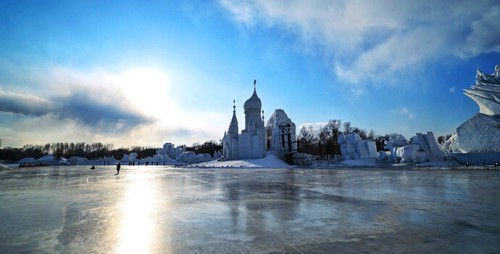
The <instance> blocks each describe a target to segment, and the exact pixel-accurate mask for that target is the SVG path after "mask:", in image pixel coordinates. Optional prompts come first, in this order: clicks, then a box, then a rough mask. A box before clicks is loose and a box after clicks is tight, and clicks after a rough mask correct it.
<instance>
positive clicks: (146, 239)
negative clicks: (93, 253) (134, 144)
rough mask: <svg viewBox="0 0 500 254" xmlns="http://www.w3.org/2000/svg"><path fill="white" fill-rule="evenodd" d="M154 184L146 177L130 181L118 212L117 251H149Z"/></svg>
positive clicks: (152, 224)
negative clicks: (149, 182) (119, 219)
mask: <svg viewBox="0 0 500 254" xmlns="http://www.w3.org/2000/svg"><path fill="white" fill-rule="evenodd" d="M153 188H154V186H153V185H151V184H148V181H147V179H140V180H134V181H131V183H130V186H129V188H128V189H127V190H126V193H125V194H124V198H123V201H122V205H121V209H120V213H121V215H122V219H121V223H120V224H121V225H120V230H119V233H118V234H119V243H118V244H119V245H118V253H149V252H150V247H151V239H152V237H153V231H154V220H153V219H154V218H153V211H154V210H155V206H156V202H155V195H154V194H155V190H154V189H153Z"/></svg>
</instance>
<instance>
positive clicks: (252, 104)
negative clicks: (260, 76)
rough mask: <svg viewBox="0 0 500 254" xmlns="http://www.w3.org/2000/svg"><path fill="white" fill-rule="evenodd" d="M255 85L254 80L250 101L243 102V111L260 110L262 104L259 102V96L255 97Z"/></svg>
mask: <svg viewBox="0 0 500 254" xmlns="http://www.w3.org/2000/svg"><path fill="white" fill-rule="evenodd" d="M255 83H256V81H255V80H254V81H253V85H254V87H253V94H252V97H250V99H248V100H247V101H245V104H243V109H245V111H246V110H251V109H258V110H259V111H260V109H261V108H262V102H261V101H260V98H259V96H257V91H256V89H255Z"/></svg>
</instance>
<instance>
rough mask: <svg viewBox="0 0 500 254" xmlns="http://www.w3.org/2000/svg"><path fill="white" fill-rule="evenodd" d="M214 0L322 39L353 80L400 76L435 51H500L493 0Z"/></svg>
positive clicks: (246, 20)
mask: <svg viewBox="0 0 500 254" xmlns="http://www.w3.org/2000/svg"><path fill="white" fill-rule="evenodd" d="M219 2H220V4H221V6H222V7H224V8H225V9H226V10H227V11H228V12H229V13H230V14H231V15H232V17H233V18H234V19H235V20H236V21H237V22H240V23H242V24H245V25H249V26H255V25H256V24H259V23H261V24H264V25H266V26H274V27H279V28H282V29H283V30H285V31H287V32H289V33H291V34H295V35H297V36H298V38H300V40H301V41H303V42H304V43H305V44H306V45H305V46H306V47H308V46H311V43H312V44H313V45H320V46H321V47H322V48H324V49H325V50H324V51H325V52H327V53H326V54H328V56H329V57H330V58H331V59H332V60H333V61H331V62H332V63H333V64H334V65H335V66H333V67H332V68H333V70H334V73H335V74H336V75H337V77H338V78H339V80H342V81H345V82H347V83H350V84H365V83H367V82H375V83H379V84H386V83H390V81H391V80H394V79H395V78H398V79H399V80H404V78H405V77H404V76H405V73H407V72H411V71H412V70H414V69H416V68H419V67H421V66H425V63H427V62H428V61H432V60H435V59H438V58H440V57H446V56H455V57H461V58H469V57H474V56H477V55H479V54H481V53H485V52H500V43H499V41H498V38H500V26H498V20H500V11H499V10H500V6H499V5H498V3H497V2H496V1H494V0H489V1H480V2H477V1H474V2H471V1H467V0H462V1H397V0H380V1H356V0H354V1H342V0H334V1H332V0H327V1H321V0H316V1H314V0H311V1H299V0H296V1H266V0H248V1H230V0H220V1H219ZM403 83H404V82H403Z"/></svg>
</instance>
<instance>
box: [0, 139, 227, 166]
mask: <svg viewBox="0 0 500 254" xmlns="http://www.w3.org/2000/svg"><path fill="white" fill-rule="evenodd" d="M184 147H186V150H187V151H194V152H195V153H197V154H198V153H208V154H210V155H212V156H213V155H214V154H215V152H217V151H220V150H222V144H220V143H218V142H215V141H208V142H205V143H203V144H199V143H194V144H193V145H192V146H184ZM157 149H159V148H153V147H141V146H133V147H130V148H118V149H113V145H112V144H103V143H100V142H95V143H85V142H76V143H75V142H70V143H68V142H57V143H47V144H45V145H31V144H27V145H24V146H22V147H21V148H12V147H5V148H3V149H0V160H4V161H6V162H8V163H12V162H16V161H19V160H21V159H22V158H26V157H33V158H35V159H38V158H40V157H43V156H45V155H49V154H51V155H53V156H55V157H56V158H58V159H60V158H61V157H64V158H70V157H72V156H78V157H84V158H87V159H99V158H103V157H108V158H109V157H111V156H113V157H114V158H115V159H121V158H123V155H125V154H130V153H137V158H138V159H143V158H147V157H151V156H154V155H155V154H156V150H157Z"/></svg>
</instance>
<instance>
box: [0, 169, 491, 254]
mask: <svg viewBox="0 0 500 254" xmlns="http://www.w3.org/2000/svg"><path fill="white" fill-rule="evenodd" d="M114 173H115V171H114V167H111V166H109V167H97V168H96V170H89V167H88V166H85V167H83V166H79V167H52V168H50V167H45V168H31V169H15V170H3V171H0V251H1V252H2V253H283V252H286V253H352V252H354V253H357V252H370V253H374V252H375V253H394V252H398V253H399V252H402V253H430V252H440V253H442V252H445V253H495V252H497V253H498V252H500V171H452V170H388V169H366V170H365V169H354V170H350V169H335V170H333V169H324V170H321V169H181V168H168V167H147V168H146V167H128V166H124V167H122V170H121V173H120V175H118V176H115V175H113V174H114Z"/></svg>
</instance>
